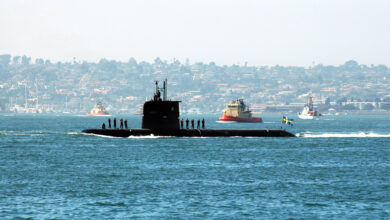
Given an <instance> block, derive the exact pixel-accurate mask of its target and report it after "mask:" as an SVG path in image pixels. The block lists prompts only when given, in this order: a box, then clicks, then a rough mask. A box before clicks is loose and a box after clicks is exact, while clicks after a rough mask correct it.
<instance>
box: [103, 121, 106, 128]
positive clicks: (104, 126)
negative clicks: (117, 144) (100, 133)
mask: <svg viewBox="0 0 390 220" xmlns="http://www.w3.org/2000/svg"><path fill="white" fill-rule="evenodd" d="M102 129H103V130H104V129H106V124H104V122H103V124H102Z"/></svg>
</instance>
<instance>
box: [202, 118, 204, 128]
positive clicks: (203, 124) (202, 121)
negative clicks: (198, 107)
mask: <svg viewBox="0 0 390 220" xmlns="http://www.w3.org/2000/svg"><path fill="white" fill-rule="evenodd" d="M202 129H204V118H202Z"/></svg>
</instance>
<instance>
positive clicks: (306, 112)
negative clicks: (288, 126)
mask: <svg viewBox="0 0 390 220" xmlns="http://www.w3.org/2000/svg"><path fill="white" fill-rule="evenodd" d="M320 116H322V115H321V114H320V113H318V112H317V110H314V107H313V97H312V96H309V100H308V101H307V104H306V105H305V107H303V110H302V112H299V113H298V117H299V118H300V119H314V118H317V117H320Z"/></svg>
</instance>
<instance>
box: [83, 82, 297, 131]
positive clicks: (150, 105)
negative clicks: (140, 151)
mask: <svg viewBox="0 0 390 220" xmlns="http://www.w3.org/2000/svg"><path fill="white" fill-rule="evenodd" d="M155 84H156V92H155V93H154V96H153V98H152V99H151V100H149V101H146V102H145V103H144V105H143V116H142V128H141V129H132V128H115V126H114V128H110V127H111V126H109V128H105V125H104V124H103V125H104V126H102V128H101V129H85V130H83V131H82V132H83V133H86V134H95V135H103V136H110V137H130V136H172V137H295V135H294V134H292V133H290V132H288V131H286V130H283V129H280V130H279V129H205V128H204V127H203V126H202V127H203V128H202V129H194V128H192V129H188V128H187V129H184V128H181V127H180V120H179V117H180V110H179V103H180V101H171V100H167V87H168V84H167V79H165V80H164V82H163V88H162V89H160V88H159V85H158V81H155ZM160 91H163V97H161V93H160Z"/></svg>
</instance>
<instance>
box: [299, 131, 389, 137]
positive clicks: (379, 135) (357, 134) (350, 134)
mask: <svg viewBox="0 0 390 220" xmlns="http://www.w3.org/2000/svg"><path fill="white" fill-rule="evenodd" d="M297 136H298V137H304V138H386V137H390V134H377V133H374V132H369V133H366V132H359V133H321V134H313V133H306V134H299V135H297Z"/></svg>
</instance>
